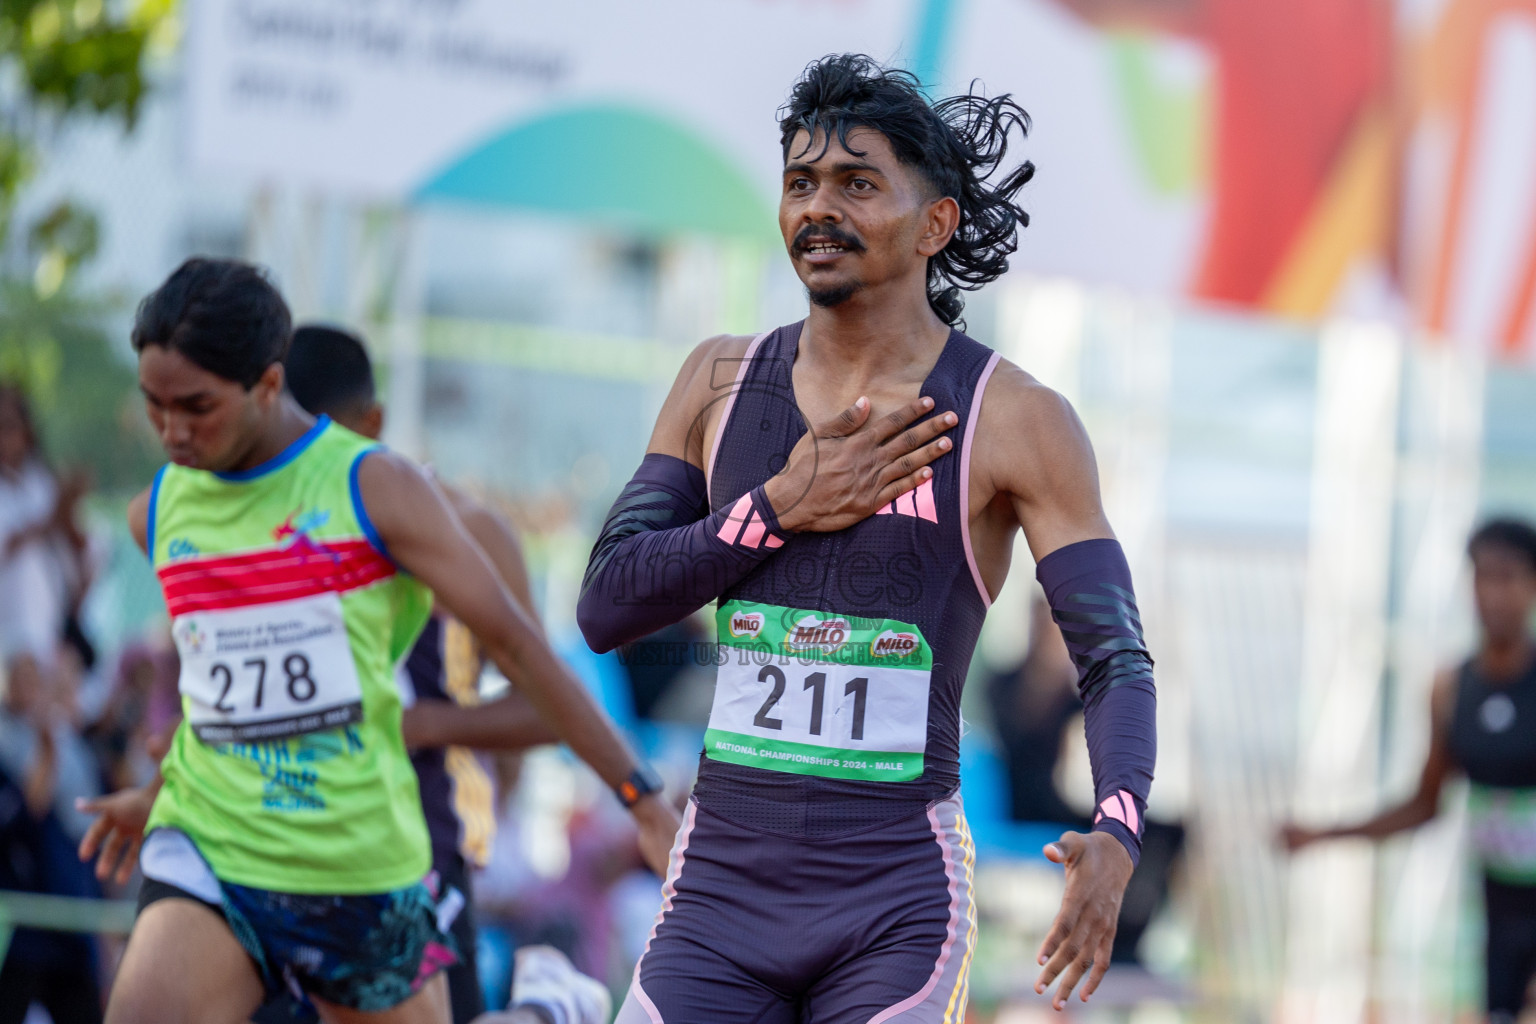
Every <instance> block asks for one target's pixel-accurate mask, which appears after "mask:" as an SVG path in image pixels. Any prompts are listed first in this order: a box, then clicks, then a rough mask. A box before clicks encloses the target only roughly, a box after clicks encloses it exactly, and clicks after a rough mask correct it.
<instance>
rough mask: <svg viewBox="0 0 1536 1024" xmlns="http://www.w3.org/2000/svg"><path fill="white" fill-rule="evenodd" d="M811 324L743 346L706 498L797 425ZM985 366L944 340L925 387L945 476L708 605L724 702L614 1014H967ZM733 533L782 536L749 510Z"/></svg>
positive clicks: (730, 490) (800, 429)
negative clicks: (945, 422)
mask: <svg viewBox="0 0 1536 1024" xmlns="http://www.w3.org/2000/svg"><path fill="white" fill-rule="evenodd" d="M801 328H802V324H794V325H791V326H789V327H783V328H780V329H778V330H776V331H774V332H772V333H770V334H768V335H765V336H763V337H761V338H759V339H758V340H756V341H754V342H753V344H752V345H751V346H750V347H749V348H748V349H747V353H746V357H745V359H744V360H743V362H742V364H741V366H740V370H739V372H738V373H737V374H736V379H735V385H734V387H733V388H732V390H731V393H730V395H729V397H727V398H726V399H725V409H724V411H723V415H722V417H721V423H720V427H719V430H718V436H717V440H716V442H715V449H714V451H712V452H710V453H708V456H709V457H708V459H707V461H706V466H705V469H706V473H707V474H708V476H709V494H710V504H711V508H712V509H715V510H718V509H720V508H723V507H724V506H726V505H729V504H731V503H732V502H736V501H738V500H741V499H739V496H740V495H744V494H748V493H749V492H750V491H752V490H753V489H754V488H756V487H758V486H760V485H761V484H763V483H764V482H765V481H766V480H768V479H769V478H770V477H772V476H774V475H775V474H777V473H778V472H779V471H780V470H782V469H783V467H784V465H785V463H786V461H787V459H788V456H789V453H790V451H791V449H793V448H794V446H795V444H796V443H797V442H798V441H799V440H800V438H801V436H802V435H803V434H804V433H805V431H806V424H805V422H804V419H803V418H802V416H801V414H800V412H799V409H798V407H797V404H796V402H795V396H794V385H793V381H792V378H791V369H792V367H793V365H794V361H795V355H796V352H797V349H798V344H799V339H800V332H801ZM997 361H998V357H997V355H996V354H995V353H994V352H992V351H991V350H990V349H988V348H987V347H985V346H984V345H981V344H980V343H978V342H976V341H973V340H972V339H970V338H968V337H966V336H965V335H964V334H961V333H959V332H958V331H951V332H950V335H949V338H948V340H947V341H946V343H945V345H944V349H943V351H942V352H941V354H940V356H939V359H938V361H937V363H935V365H934V367H933V369H932V371H931V372H930V373H929V374H928V377H927V379H926V380H925V381H924V382H923V386H922V392H921V393H922V394H923V395H927V396H929V397H931V398H932V399H933V400H934V411H935V413H943V412H947V411H953V412H954V413H955V414H956V415H957V417H958V418H959V422H958V424H957V425H956V426H955V427H954V428H952V430H951V431H950V432H949V434H948V435H947V436H949V437H951V438H952V439H953V441H954V442H955V447H954V448H953V449H952V450H951V451H950V452H949V453H948V454H946V455H944V456H942V457H940V458H939V459H938V460H937V461H935V462H934V463H933V470H934V475H933V477H932V478H931V479H929V480H928V481H926V482H925V483H924V484H923V485H922V486H921V487H919V488H917V489H916V490H915V491H912V492H909V493H908V494H905V495H902V496H901V497H899V498H897V499H896V500H895V501H893V502H892V503H891V504H889V505H887V506H885V507H884V508H882V509H880V510H879V512H877V513H876V514H875V515H872V516H870V517H869V518H867V519H865V520H864V521H862V522H859V523H856V524H855V525H853V526H851V527H849V528H847V529H845V530H840V531H837V532H835V533H810V532H806V533H798V534H794V535H791V536H789V537H788V539H785V540H783V541H782V543H781V546H780V547H779V549H778V550H776V551H775V552H774V553H773V555H772V556H771V557H769V558H767V559H765V560H764V561H763V562H762V564H760V565H759V566H758V567H757V568H756V569H754V570H753V571H752V572H751V573H750V574H749V575H747V576H746V577H745V578H744V579H742V580H741V581H740V582H739V583H737V584H736V585H735V586H733V587H731V588H729V589H728V590H726V591H725V592H724V593H723V594H722V595H721V597H720V600H719V607H718V611H717V624H718V627H719V641H720V648H719V653H718V657H717V665H718V669H717V679H716V691H715V700H714V706H713V709H712V711H711V715H710V724H709V729H708V731H707V733H706V738H705V750H704V754H703V757H702V758H701V761H700V766H699V779H698V784H697V786H696V788H695V790H694V797H693V803H692V806H690V807H689V809H688V814H687V817H686V819H685V824H684V828H683V830H682V832H681V833H680V834H679V836H678V840H677V845H676V846H675V847H674V850H673V858H672V865H671V870H670V872H669V874H668V878H667V881H666V884H665V886H664V889H663V894H664V901H663V907H662V912H661V914H660V915H659V916H658V918H657V925H656V928H655V929H654V930H653V932H652V935H651V939H650V941H649V942H648V943H647V946H646V953H645V955H644V957H642V959H641V962H640V964H639V965H638V966H637V967H636V971H635V984H634V985H633V986H632V987H631V989H630V995H629V998H628V1000H627V1001H626V1002H625V1004H624V1007H623V1009H622V1010H621V1012H620V1014H619V1022H620V1024H663V1022H664V1024H731V1022H736V1021H740V1022H742V1024H747V1022H749V1021H750V1022H753V1024H770V1022H782V1024H795V1022H807V1021H814V1022H818V1024H820V1022H833V1021H837V1022H841V1021H855V1020H856V1021H860V1022H865V1021H868V1022H875V1021H880V1022H884V1021H898V1020H899V1021H903V1022H913V1024H917V1022H928V1021H933V1022H939V1021H943V1020H946V1019H948V1020H955V1019H958V1017H959V1016H960V1014H961V1013H963V1009H962V1008H963V1007H964V1004H965V995H966V988H967V979H968V967H969V963H970V951H971V949H972V948H973V946H974V936H975V907H974V902H973V900H972V897H971V891H970V881H971V873H972V867H973V865H974V858H975V854H974V847H973V846H972V845H971V843H970V842H969V835H968V828H967V826H966V824H965V819H964V815H963V813H962V811H961V808H960V804H959V800H958V797H957V794H956V790H957V788H958V786H959V777H960V763H959V746H960V695H961V688H962V686H963V685H964V681H965V676H966V670H967V668H968V667H969V665H970V660H971V655H972V652H973V651H974V650H975V646H976V640H977V637H978V635H979V633H980V631H981V624H982V620H983V618H984V617H985V615H986V611H987V607H988V604H989V601H988V599H987V597H986V595H985V590H984V589H983V587H982V583H981V577H980V573H979V571H978V570H977V567H976V563H975V558H974V556H973V555H972V554H971V550H970V541H969V537H968V535H967V529H966V528H967V522H968V515H969V510H968V508H967V501H968V492H967V485H968V483H969V457H970V450H971V441H972V437H973V435H974V432H975V425H976V419H977V412H978V409H979V406H980V401H979V399H980V395H981V393H982V391H983V389H984V388H985V386H986V381H987V378H988V377H989V376H990V375H991V373H992V370H993V368H994V367H995V366H996V364H997ZM724 529H726V530H732V529H735V530H738V531H739V534H738V536H735V537H730V538H725V539H726V540H727V542H729V543H735V544H738V545H739V544H742V543H749V544H750V543H754V542H756V543H769V544H780V539H779V538H778V537H776V536H773V535H772V534H767V533H765V532H764V531H763V529H762V528H761V526H760V525H758V524H757V523H755V522H754V520H753V519H752V517H751V516H750V515H747V516H744V517H739V518H738V519H736V520H730V521H728V522H727V524H726V526H725V528H724Z"/></svg>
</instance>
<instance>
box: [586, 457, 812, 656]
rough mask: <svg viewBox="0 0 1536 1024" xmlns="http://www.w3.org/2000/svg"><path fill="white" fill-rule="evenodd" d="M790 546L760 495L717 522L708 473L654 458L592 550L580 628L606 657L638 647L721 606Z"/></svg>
mask: <svg viewBox="0 0 1536 1024" xmlns="http://www.w3.org/2000/svg"><path fill="white" fill-rule="evenodd" d="M786 537H787V535H786V534H785V533H784V532H783V531H782V530H780V529H779V520H778V517H777V516H775V515H774V513H773V508H772V507H771V506H770V505H769V504H768V499H767V498H766V497H764V496H763V489H762V488H761V487H758V488H755V489H754V490H752V491H749V492H748V493H746V494H743V495H742V496H741V497H739V498H737V499H736V500H735V501H733V502H731V503H730V504H729V505H727V506H725V507H724V508H722V509H721V510H720V511H718V512H716V513H714V514H710V511H709V498H708V495H707V493H706V487H705V483H704V473H703V471H702V470H700V469H699V468H698V467H697V466H694V465H691V464H689V463H687V462H685V461H683V460H682V459H678V458H674V457H673V456H671V455H658V454H654V453H652V454H649V455H647V456H646V457H645V458H644V459H643V460H642V461H641V463H640V468H639V469H637V470H636V471H635V475H634V476H633V477H632V478H631V479H630V481H629V483H628V484H627V485H625V487H624V490H623V491H621V492H620V493H619V497H618V500H617V501H615V502H614V503H613V508H612V509H611V510H610V511H609V513H608V519H607V521H606V522H605V523H603V532H602V535H601V536H599V537H598V538H597V544H596V545H595V546H594V547H593V548H592V557H591V560H590V561H589V562H588V563H587V574H586V577H585V578H584V579H583V580H582V583H581V600H580V601H579V602H577V605H576V621H577V624H578V625H580V626H581V633H582V635H583V636H584V637H586V640H587V644H588V646H590V647H591V648H592V649H593V650H594V651H597V652H598V653H600V654H601V653H603V652H605V651H610V650H612V649H613V648H615V647H617V646H619V645H620V644H624V643H629V642H630V641H632V640H638V639H639V638H640V637H643V636H645V635H647V634H649V633H654V632H655V631H656V630H658V629H660V628H661V627H663V626H667V625H670V624H672V623H674V622H678V621H681V620H682V619H684V618H686V617H687V616H689V615H691V614H693V613H694V612H695V611H698V610H699V609H700V608H702V607H704V605H705V604H706V603H708V602H709V601H712V600H714V599H715V598H716V597H719V596H720V594H721V593H723V592H724V591H725V590H726V588H728V587H730V586H732V585H733V584H735V583H737V582H739V581H740V580H741V579H742V578H743V577H745V576H746V575H747V573H749V572H751V571H752V570H753V569H755V568H756V567H757V566H758V565H759V564H760V563H761V562H762V561H763V560H764V559H766V558H767V557H768V556H769V555H771V554H773V552H774V551H776V550H777V549H778V548H780V547H782V546H783V544H784V541H785V539H786Z"/></svg>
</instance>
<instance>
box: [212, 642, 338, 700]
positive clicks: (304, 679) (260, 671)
mask: <svg viewBox="0 0 1536 1024" xmlns="http://www.w3.org/2000/svg"><path fill="white" fill-rule="evenodd" d="M241 669H242V670H243V672H242V676H243V678H242V680H241V681H242V683H243V682H245V681H246V680H247V679H252V678H253V679H254V682H252V683H251V686H252V687H253V688H254V689H253V691H252V692H251V693H250V698H251V700H250V709H251V710H252V711H260V710H261V709H262V704H263V702H264V698H265V696H266V688H267V658H266V657H260V658H246V659H245V660H244V661H243V662H241ZM309 671H310V665H309V656H308V655H306V654H305V653H304V652H303V651H293V652H292V653H290V654H288V655H287V656H286V657H284V658H283V664H282V672H283V675H284V676H285V677H286V680H285V682H284V684H283V685H284V686H285V689H286V691H287V693H288V699H289V700H290V701H292V702H293V703H295V704H304V703H307V702H309V701H312V700H314V699H315V694H316V693H318V692H319V687H317V686H316V685H315V681H314V679H313V678H311V676H310V674H309ZM210 672H211V675H212V678H213V682H215V683H217V684H219V698H218V700H216V701H214V702H213V709H214V710H215V711H222V712H224V713H225V714H226V715H233V714H238V713H239V712H240V710H241V709H240V707H239V703H238V702H239V701H240V699H241V695H237V694H233V693H231V691H233V690H235V677H236V673H235V670H234V669H233V668H231V667H230V666H228V665H226V664H224V663H223V662H222V661H216V662H214V663H213V667H212V669H211V670H210ZM243 689H244V687H242V690H243ZM232 699H233V701H234V703H231V700H232Z"/></svg>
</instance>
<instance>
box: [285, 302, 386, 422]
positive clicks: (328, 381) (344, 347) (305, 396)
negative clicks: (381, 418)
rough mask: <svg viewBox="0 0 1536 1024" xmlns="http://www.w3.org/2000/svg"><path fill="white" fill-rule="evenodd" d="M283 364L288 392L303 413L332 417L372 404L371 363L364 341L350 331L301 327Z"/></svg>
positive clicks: (373, 395)
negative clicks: (286, 373)
mask: <svg viewBox="0 0 1536 1024" xmlns="http://www.w3.org/2000/svg"><path fill="white" fill-rule="evenodd" d="M284 365H285V367H286V369H287V371H288V390H289V391H291V392H292V393H293V397H294V398H295V399H296V400H297V401H298V403H299V404H300V405H302V406H303V407H304V409H305V411H306V412H310V413H313V414H314V415H316V416H319V415H320V414H322V413H324V414H326V415H328V416H333V417H334V416H337V415H345V414H347V413H349V412H353V411H360V410H362V409H364V408H366V407H367V406H370V405H372V404H373V402H374V397H375V392H374V386H373V363H372V361H371V360H370V359H369V358H368V348H367V346H365V345H364V344H363V339H362V338H360V337H358V336H357V335H356V334H353V333H352V332H351V331H347V330H343V329H342V328H340V327H329V326H326V325H324V324H302V325H300V326H299V328H298V329H297V330H296V331H294V332H293V344H292V345H290V346H289V347H288V359H287V361H286V363H285V364H284Z"/></svg>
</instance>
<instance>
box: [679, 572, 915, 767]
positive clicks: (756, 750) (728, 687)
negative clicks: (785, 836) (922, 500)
mask: <svg viewBox="0 0 1536 1024" xmlns="http://www.w3.org/2000/svg"><path fill="white" fill-rule="evenodd" d="M716 621H717V625H718V627H719V637H720V645H721V650H720V657H719V659H718V660H719V665H720V668H719V673H718V675H717V677H716V681H715V701H714V706H713V708H712V709H711V711H710V716H709V729H708V731H707V732H706V733H705V737H704V750H705V753H706V755H708V756H709V757H710V758H712V759H714V760H716V761H727V762H730V763H732V764H742V765H749V766H751V767H754V768H763V769H767V770H769V771H780V772H792V773H795V774H799V775H819V776H823V777H825V778H837V779H862V780H875V781H887V782H903V781H907V780H910V779H915V778H917V777H918V776H920V775H922V773H923V751H924V748H925V747H926V746H927V741H928V689H929V679H930V676H931V675H932V672H933V660H932V654H931V651H930V649H929V647H928V644H927V642H926V641H925V640H924V638H923V635H922V632H921V631H920V630H919V629H918V628H917V627H916V626H914V625H912V624H910V623H906V622H897V621H894V620H891V619H861V618H858V617H856V616H850V615H840V614H837V613H836V612H833V611H822V610H816V609H794V608H785V607H781V606H778V605H767V604H757V603H755V602H749V601H729V602H727V603H725V604H724V605H722V606H721V607H720V610H719V612H718V618H717V620H716Z"/></svg>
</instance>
